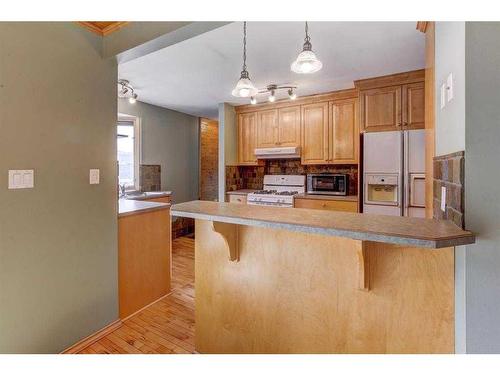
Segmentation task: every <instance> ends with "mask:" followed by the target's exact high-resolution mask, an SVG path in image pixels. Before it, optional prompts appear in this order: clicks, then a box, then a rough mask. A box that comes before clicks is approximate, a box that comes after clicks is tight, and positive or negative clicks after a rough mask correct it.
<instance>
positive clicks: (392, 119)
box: [355, 70, 425, 132]
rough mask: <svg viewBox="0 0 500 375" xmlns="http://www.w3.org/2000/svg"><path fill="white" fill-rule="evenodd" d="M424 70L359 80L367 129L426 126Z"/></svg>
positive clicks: (366, 130)
mask: <svg viewBox="0 0 500 375" xmlns="http://www.w3.org/2000/svg"><path fill="white" fill-rule="evenodd" d="M424 79H425V74H424V71H423V70H417V71H413V72H407V73H400V74H393V75H390V76H385V77H377V78H370V79H366V80H360V81H356V82H355V85H356V87H358V88H359V90H360V91H359V95H360V122H361V130H362V131H364V132H378V131H391V130H410V129H424V128H425V82H424Z"/></svg>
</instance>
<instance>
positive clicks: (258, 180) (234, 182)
mask: <svg viewBox="0 0 500 375" xmlns="http://www.w3.org/2000/svg"><path fill="white" fill-rule="evenodd" d="M307 173H346V174H348V175H349V194H350V195H356V194H357V193H358V168H357V166H356V165H328V164H326V165H302V164H301V163H300V160H298V159H297V160H296V159H277V160H266V161H265V163H264V164H263V165H261V166H260V165H259V166H237V167H236V166H231V167H226V191H232V190H238V189H262V186H263V184H264V175H266V174H302V175H305V174H307Z"/></svg>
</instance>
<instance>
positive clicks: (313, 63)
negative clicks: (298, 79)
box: [290, 50, 323, 74]
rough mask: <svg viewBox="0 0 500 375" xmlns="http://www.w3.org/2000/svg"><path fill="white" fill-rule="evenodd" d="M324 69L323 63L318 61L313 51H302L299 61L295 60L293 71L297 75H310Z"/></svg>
mask: <svg viewBox="0 0 500 375" xmlns="http://www.w3.org/2000/svg"><path fill="white" fill-rule="evenodd" d="M322 67H323V64H322V63H321V61H319V60H318V58H317V57H316V54H315V53H314V52H313V51H311V50H304V51H302V52H301V53H300V54H299V56H298V57H297V60H295V61H294V62H293V63H292V65H291V67H290V68H291V69H292V71H293V72H295V73H299V74H310V73H315V72H317V71H319V70H320V69H321V68H322Z"/></svg>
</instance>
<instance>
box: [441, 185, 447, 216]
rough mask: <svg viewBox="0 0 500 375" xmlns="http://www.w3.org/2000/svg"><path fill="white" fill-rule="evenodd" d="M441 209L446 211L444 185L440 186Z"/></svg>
mask: <svg viewBox="0 0 500 375" xmlns="http://www.w3.org/2000/svg"><path fill="white" fill-rule="evenodd" d="M441 211H443V212H444V211H446V187H444V186H441Z"/></svg>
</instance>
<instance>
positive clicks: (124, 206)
mask: <svg viewBox="0 0 500 375" xmlns="http://www.w3.org/2000/svg"><path fill="white" fill-rule="evenodd" d="M170 206H171V205H170V204H169V203H158V202H147V201H142V200H135V199H119V200H118V217H123V216H129V215H135V214H138V213H144V212H148V211H157V210H163V209H166V208H169V207H170Z"/></svg>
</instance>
